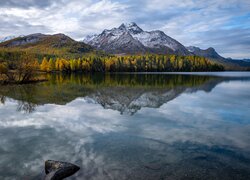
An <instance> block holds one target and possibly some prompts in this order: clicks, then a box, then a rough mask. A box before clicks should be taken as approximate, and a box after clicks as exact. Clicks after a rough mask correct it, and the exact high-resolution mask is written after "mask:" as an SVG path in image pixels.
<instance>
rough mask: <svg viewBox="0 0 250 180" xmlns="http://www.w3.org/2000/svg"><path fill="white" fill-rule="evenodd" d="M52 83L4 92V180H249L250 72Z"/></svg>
mask: <svg viewBox="0 0 250 180" xmlns="http://www.w3.org/2000/svg"><path fill="white" fill-rule="evenodd" d="M47 76H48V79H49V81H47V82H42V83H37V84H26V85H6V86H0V100H1V102H0V179H3V180H14V179H18V180H19V179H25V180H26V179H27V180H28V179H41V178H42V177H43V176H44V162H45V160H48V159H52V160H60V161H67V162H71V163H74V164H77V165H78V166H80V167H81V169H80V170H79V171H78V172H77V173H76V174H75V175H74V176H72V177H70V178H68V179H91V180H92V179H94V180H99V179H100V180H106V179H107V180H109V179H119V180H122V179H141V180H146V179H149V180H157V179H171V180H173V179H185V180H186V179H203V180H204V179H211V180H215V179H234V180H235V179H244V180H248V179H250V72H221V73H218V72H217V73H177V74H175V73H154V74H150V73H141V74H129V73H124V74H88V75H84V74H82V75H81V74H72V75H63V74H57V75H47Z"/></svg>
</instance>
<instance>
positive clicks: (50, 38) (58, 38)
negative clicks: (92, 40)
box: [0, 33, 93, 55]
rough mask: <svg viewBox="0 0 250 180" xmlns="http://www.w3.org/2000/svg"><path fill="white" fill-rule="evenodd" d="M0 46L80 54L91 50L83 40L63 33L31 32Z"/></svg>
mask: <svg viewBox="0 0 250 180" xmlns="http://www.w3.org/2000/svg"><path fill="white" fill-rule="evenodd" d="M0 48H2V49H8V50H17V51H27V52H32V53H38V54H54V55H59V54H81V53H87V52H90V51H92V50H93V48H92V47H91V46H89V45H87V44H85V43H83V42H77V41H75V40H73V39H71V38H70V37H68V36H66V35H64V34H55V35H45V34H40V33H39V34H31V35H28V36H24V37H18V38H14V39H11V40H9V41H5V42H2V43H0Z"/></svg>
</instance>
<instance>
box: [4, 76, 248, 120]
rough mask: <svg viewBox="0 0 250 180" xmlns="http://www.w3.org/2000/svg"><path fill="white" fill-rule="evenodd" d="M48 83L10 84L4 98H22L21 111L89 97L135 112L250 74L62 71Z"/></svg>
mask: <svg viewBox="0 0 250 180" xmlns="http://www.w3.org/2000/svg"><path fill="white" fill-rule="evenodd" d="M48 79H49V81H48V82H46V83H39V84H32V85H18V86H17V85H14V86H13V85H10V86H3V87H1V89H0V94H1V97H2V98H1V99H2V101H3V102H4V98H5V97H6V96H7V97H10V98H13V99H16V100H18V101H19V105H18V107H17V110H18V111H25V112H27V113H30V112H33V111H34V110H35V107H36V105H42V104H47V103H52V104H66V103H69V102H71V101H73V100H74V99H76V98H78V97H88V98H91V99H92V100H93V101H95V102H97V103H99V104H101V105H102V106H103V107H104V108H105V109H113V110H117V111H119V112H120V113H121V114H124V113H125V114H131V115H133V114H134V113H136V112H137V111H138V110H140V109H141V108H143V107H150V108H159V107H160V106H162V105H163V104H164V103H167V102H168V101H171V100H173V99H175V98H176V97H178V96H179V95H180V94H182V93H183V92H190V93H191V92H196V91H199V90H203V91H205V92H210V91H211V90H212V89H213V88H214V87H215V86H216V85H217V84H219V83H221V82H225V81H230V80H239V79H241V80H243V79H245V80H247V79H249V77H217V76H201V75H198V76H197V75H182V74H178V75H174V74H169V75H166V74H106V75H103V74H88V75H82V74H71V75H67V74H59V75H48Z"/></svg>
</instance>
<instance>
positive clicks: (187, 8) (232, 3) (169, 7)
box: [0, 0, 250, 58]
mask: <svg viewBox="0 0 250 180" xmlns="http://www.w3.org/2000/svg"><path fill="white" fill-rule="evenodd" d="M249 12H250V1H246V0H227V1H226V0H211V1H205V0H182V1H174V0H168V1H162V0H138V1H133V0H85V1H81V0H59V1H52V0H44V1H37V0H10V1H5V0H0V19H1V24H2V27H0V30H1V34H0V36H1V37H0V38H2V37H4V36H9V35H21V34H22V35H23V34H31V33H35V32H41V33H65V34H67V35H69V36H71V37H73V38H75V39H77V40H81V39H83V38H84V37H85V36H86V35H88V34H95V33H100V32H101V31H102V30H104V29H110V28H113V27H117V26H119V25H120V24H121V23H123V22H130V21H135V22H136V23H137V24H138V25H139V26H141V27H142V28H143V29H144V30H154V29H160V30H163V31H164V32H165V33H166V34H167V35H169V36H171V37H173V38H175V39H177V40H178V41H180V42H181V43H182V44H184V45H186V46H188V45H195V46H199V47H201V48H204V49H205V48H208V47H210V46H211V47H215V48H216V50H217V51H218V52H219V53H220V54H221V55H223V56H226V57H228V56H231V57H233V58H249V57H250V52H249V39H250V37H249V33H248V32H249V27H250V13H249ZM34 31H35V32H34Z"/></svg>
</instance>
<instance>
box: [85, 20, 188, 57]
mask: <svg viewBox="0 0 250 180" xmlns="http://www.w3.org/2000/svg"><path fill="white" fill-rule="evenodd" d="M84 42H85V43H87V44H90V45H91V46H93V47H95V48H97V49H99V50H104V51H106V52H108V53H112V54H118V53H126V54H131V53H146V52H149V53H162V54H166V53H171V54H179V55H190V54H191V53H189V51H188V50H187V49H186V48H185V47H184V46H183V45H182V44H181V43H179V42H178V41H176V40H174V39H173V38H171V37H169V36H167V35H166V34H165V33H164V32H162V31H150V32H147V31H143V30H142V29H141V28H140V27H139V26H137V24H136V23H133V22H132V23H129V24H121V25H120V26H119V27H118V28H113V29H111V30H104V31H103V32H102V33H101V34H99V35H94V36H88V37H86V38H85V39H84Z"/></svg>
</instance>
